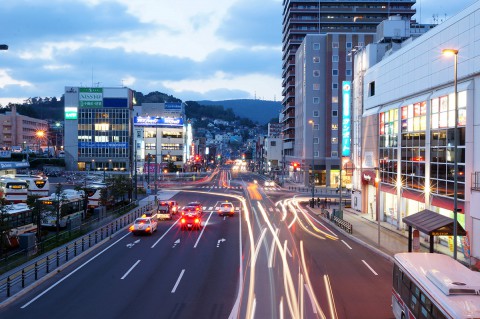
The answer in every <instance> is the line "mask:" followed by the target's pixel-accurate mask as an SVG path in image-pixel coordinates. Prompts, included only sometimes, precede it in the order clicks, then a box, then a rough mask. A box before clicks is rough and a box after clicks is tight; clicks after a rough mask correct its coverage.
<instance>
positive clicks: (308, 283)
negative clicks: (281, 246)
mask: <svg viewBox="0 0 480 319" xmlns="http://www.w3.org/2000/svg"><path fill="white" fill-rule="evenodd" d="M300 260H301V264H302V268H303V273H304V274H305V286H306V287H307V292H308V295H309V296H310V300H311V301H312V307H313V312H314V313H316V314H317V313H318V314H320V318H323V319H326V317H325V314H324V313H323V311H322V308H321V307H320V304H319V303H318V300H317V298H316V296H315V294H314V293H313V290H312V282H311V280H310V275H309V274H310V272H309V271H308V269H307V263H306V262H305V251H304V250H303V240H302V241H300Z"/></svg>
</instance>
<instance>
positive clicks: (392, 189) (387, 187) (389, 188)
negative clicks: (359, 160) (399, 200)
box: [380, 184, 397, 195]
mask: <svg viewBox="0 0 480 319" xmlns="http://www.w3.org/2000/svg"><path fill="white" fill-rule="evenodd" d="M380 190H381V191H382V192H384V193H389V194H393V195H397V189H396V188H395V186H393V185H388V184H380Z"/></svg>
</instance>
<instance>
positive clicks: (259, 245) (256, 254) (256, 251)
mask: <svg viewBox="0 0 480 319" xmlns="http://www.w3.org/2000/svg"><path fill="white" fill-rule="evenodd" d="M266 232H267V228H264V229H263V230H262V234H261V235H260V238H259V239H258V243H257V248H256V249H255V253H254V254H253V256H254V257H253V260H254V262H252V264H255V262H256V260H257V257H258V253H259V251H260V247H261V246H262V245H261V244H262V241H263V238H265V234H266Z"/></svg>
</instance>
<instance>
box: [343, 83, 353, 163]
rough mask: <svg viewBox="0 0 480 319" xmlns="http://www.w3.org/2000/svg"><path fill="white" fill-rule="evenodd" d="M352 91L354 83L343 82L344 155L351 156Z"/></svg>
mask: <svg viewBox="0 0 480 319" xmlns="http://www.w3.org/2000/svg"><path fill="white" fill-rule="evenodd" d="M351 93H352V85H351V82H350V81H343V82H342V96H343V99H342V102H343V107H342V111H343V112H342V151H341V153H342V156H350V130H351V117H350V98H351Z"/></svg>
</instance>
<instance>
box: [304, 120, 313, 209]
mask: <svg viewBox="0 0 480 319" xmlns="http://www.w3.org/2000/svg"><path fill="white" fill-rule="evenodd" d="M308 123H309V124H311V125H312V203H311V207H315V138H314V134H313V132H314V128H315V122H314V121H313V120H308ZM305 154H306V153H305Z"/></svg>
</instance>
